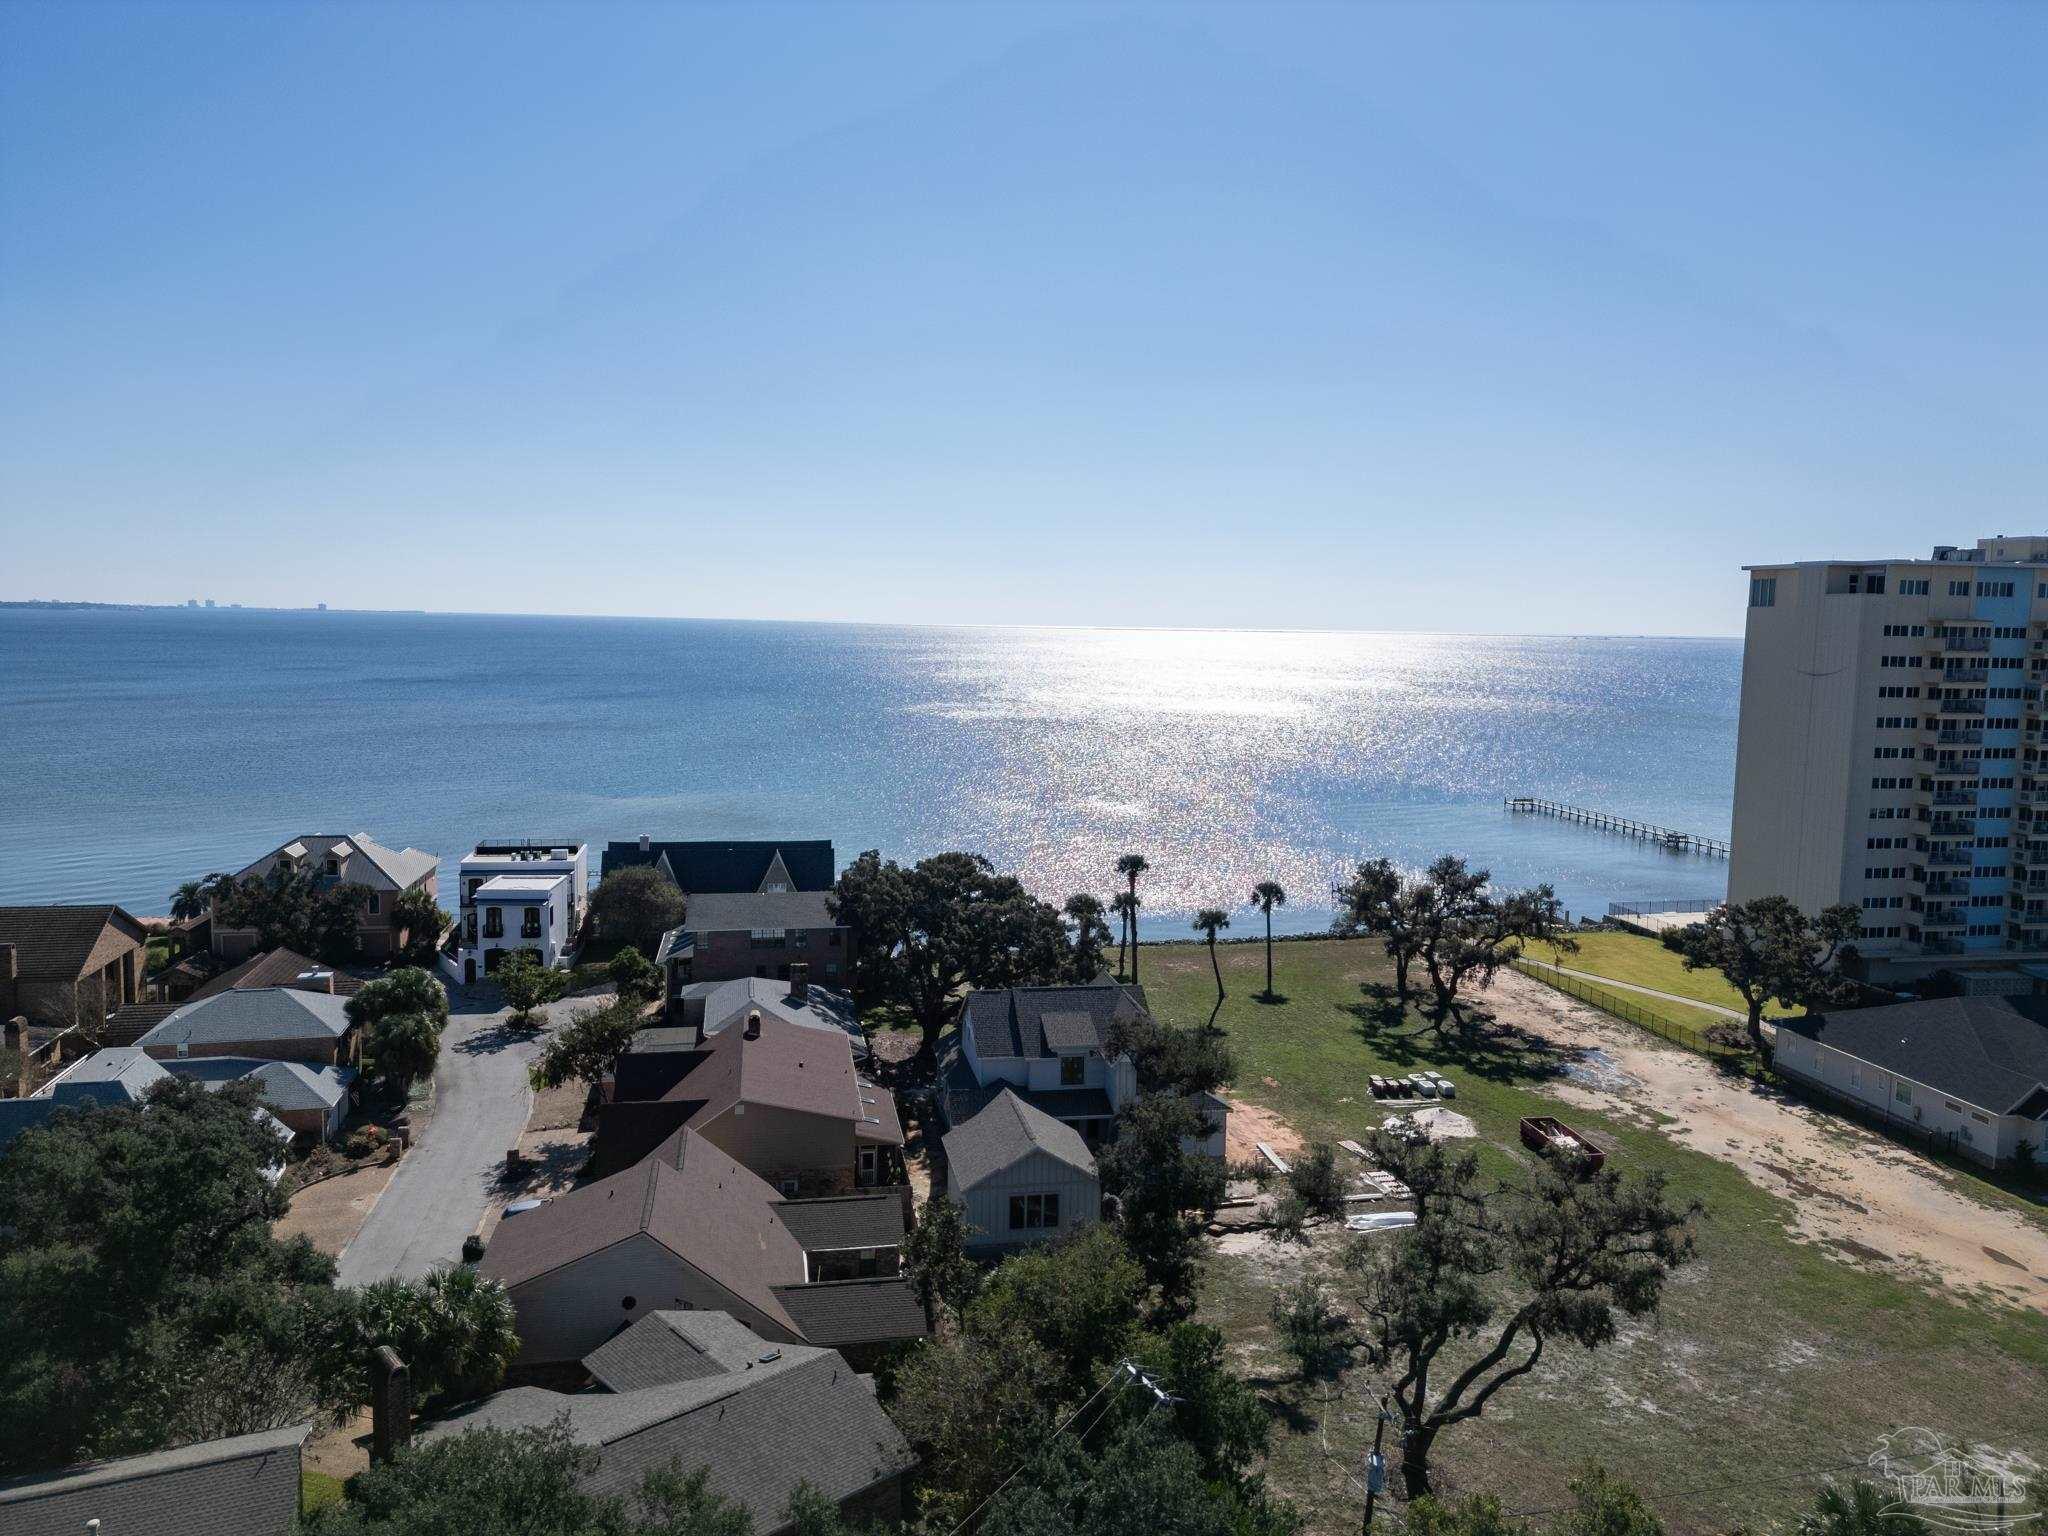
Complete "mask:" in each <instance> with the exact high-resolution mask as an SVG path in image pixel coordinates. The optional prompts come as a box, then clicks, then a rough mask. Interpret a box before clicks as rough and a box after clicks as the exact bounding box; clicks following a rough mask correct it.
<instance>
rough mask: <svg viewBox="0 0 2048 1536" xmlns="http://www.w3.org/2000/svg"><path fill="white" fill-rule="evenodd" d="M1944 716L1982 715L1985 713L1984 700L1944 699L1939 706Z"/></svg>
mask: <svg viewBox="0 0 2048 1536" xmlns="http://www.w3.org/2000/svg"><path fill="white" fill-rule="evenodd" d="M1938 707H1939V708H1940V710H1941V712H1942V713H1943V714H1944V715H1981V714H1983V713H1984V701H1983V700H1982V699H1943V700H1942V701H1941V703H1940V705H1939V706H1938Z"/></svg>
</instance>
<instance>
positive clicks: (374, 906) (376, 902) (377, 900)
mask: <svg viewBox="0 0 2048 1536" xmlns="http://www.w3.org/2000/svg"><path fill="white" fill-rule="evenodd" d="M383 907H384V898H383V897H382V896H379V895H378V894H377V893H376V892H375V891H372V892H370V916H372V917H375V916H376V915H377V914H378V912H380V911H382V910H383Z"/></svg>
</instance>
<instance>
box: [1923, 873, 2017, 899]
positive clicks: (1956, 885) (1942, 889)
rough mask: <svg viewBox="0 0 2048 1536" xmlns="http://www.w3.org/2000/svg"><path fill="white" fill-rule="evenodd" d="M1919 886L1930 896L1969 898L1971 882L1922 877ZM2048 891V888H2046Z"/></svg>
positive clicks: (1929, 876)
mask: <svg viewBox="0 0 2048 1536" xmlns="http://www.w3.org/2000/svg"><path fill="white" fill-rule="evenodd" d="M1918 883H1919V885H1920V888H1921V889H1922V890H1924V891H1925V892H1926V893H1927V894H1928V895H1930V896H1967V895H1969V894H1970V882H1969V881H1967V880H1944V879H1942V878H1941V877H1940V876H1938V875H1922V876H1921V877H1920V880H1919V882H1918ZM2043 888H2044V889H2048V886H2044V887H2043Z"/></svg>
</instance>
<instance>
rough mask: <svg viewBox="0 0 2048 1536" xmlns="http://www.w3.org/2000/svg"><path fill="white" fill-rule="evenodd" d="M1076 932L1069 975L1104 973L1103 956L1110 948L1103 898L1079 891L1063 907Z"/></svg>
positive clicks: (1084, 978)
mask: <svg viewBox="0 0 2048 1536" xmlns="http://www.w3.org/2000/svg"><path fill="white" fill-rule="evenodd" d="M1060 912H1061V915H1062V916H1064V917H1065V918H1066V920H1067V923H1068V926H1069V927H1071V928H1072V930H1073V934H1072V937H1071V940H1070V942H1071V943H1072V945H1073V949H1074V962H1073V966H1072V969H1071V970H1070V971H1069V973H1068V974H1069V975H1071V976H1072V977H1073V979H1074V980H1075V981H1093V980H1094V979H1095V978H1096V977H1097V976H1100V975H1101V974H1102V960H1103V955H1104V953H1105V952H1106V951H1107V950H1108V948H1109V923H1108V922H1107V920H1105V918H1104V917H1103V906H1102V898H1101V897H1099V896H1090V895H1089V894H1088V893H1087V892H1086V891H1077V892H1075V893H1074V894H1073V895H1072V896H1069V897H1068V898H1067V901H1066V905H1065V906H1063V907H1062V908H1061V909H1060Z"/></svg>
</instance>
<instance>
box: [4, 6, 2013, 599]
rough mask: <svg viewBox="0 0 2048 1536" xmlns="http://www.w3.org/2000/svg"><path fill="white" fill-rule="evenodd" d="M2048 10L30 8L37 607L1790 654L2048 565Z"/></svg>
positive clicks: (28, 261)
mask: <svg viewBox="0 0 2048 1536" xmlns="http://www.w3.org/2000/svg"><path fill="white" fill-rule="evenodd" d="M2044 78H2048V6H2042V5H2031V6H1997V5H1984V6H1971V5H1960V4H1958V5H1950V4H1940V5H1936V4H1927V5H1922V6H1917V7H1916V6H1882V5H1846V4H1827V5H1811V6H1800V5H1794V4H1789V3H1787V4H1774V5H1743V4H1733V3H1723V0H1717V3H1714V4H1710V5H1700V6H1663V5H1625V4H1620V3H1603V4H1596V5H1590V6H1576V7H1572V6H1567V7H1556V6H1546V5H1539V4H1534V3H1512V4H1509V3H1501V4H1493V5H1480V6H1458V5H1427V6H1420V5H1418V6H1405V5H1367V4H1358V5H1349V6H1339V7H1301V8H1291V7H1287V6H1276V5H1253V4H1249V3H1246V4H1242V5H1235V6H1229V7H1222V8H1217V9H1203V8H1199V7H1195V6H1188V5H1183V6H1174V7H1170V8H1164V9H1141V8H1124V7H1110V6H1087V5H1083V4H1079V3H1064V4H1057V5H1048V6H1043V7H1020V8H1001V7H997V6H992V5H966V6H962V5H952V4H948V5H942V6H936V7H931V8H923V7H917V6H911V5H888V6H876V7H863V6H859V5H855V4H850V3H843V0H840V3H834V4H830V5H825V6H820V7H816V8H807V7H797V6H749V7H737V6H735V7H725V6H718V7H695V6H688V5H682V4H674V5H654V4H646V5H605V4H601V3H600V4H585V3H579V4H575V5H569V6H550V5H543V4H532V3H525V4H501V5H493V6H475V7H470V6H452V5H451V6H431V5H418V4H407V5H395V4H394V5H356V4H347V5H344V4H322V5H313V4H304V5H292V4H285V3H279V0H264V3H262V4H258V5H231V6H211V5H205V4H200V3H194V0H178V3H154V4H145V5H137V6H128V5H111V4H80V3H64V4H57V5H48V6H42V5H37V4H32V3H26V0H13V3H10V4H7V5H6V6H5V7H4V8H0V535H4V537H0V597H71V598H100V599H115V600H133V601H162V600H171V601H179V600H183V599H184V598H186V597H189V596H211V597H214V598H216V599H218V600H220V601H222V602H228V601H240V602H246V603H264V602H275V603H287V604H295V603H309V602H313V601H316V600H325V601H327V602H330V603H333V604H336V605H351V606H374V607H427V608H438V609H485V610H501V611H503V610H510V611H520V612H572V613H633V614H675V615H701V616H732V617H763V618H851V619H874V620H885V621H898V620H902V621H927V620H929V621H991V622H1000V623H1034V622H1044V623H1057V624H1090V623H1122V624H1159V625H1189V626H1211V625H1217V626H1254V627H1266V626H1313V627H1338V628H1363V629H1372V628H1444V629H1478V630H1499V631H1545V632H1552V631H1586V632H1597V633H1643V632H1648V633H1674V634H1676V633H1685V634H1716V633H1719V634H1727V633H1735V632H1738V631H1739V629H1740V622H1741V607H1740V605H1741V601H1742V580H1741V577H1740V576H1739V574H1738V572H1737V571H1736V570H1735V567H1736V566H1738V565H1739V564H1740V563H1742V562H1743V561H1745V560H1760V559H1764V560H1782V559H1791V558H1814V557H1821V556H1828V555H1842V554H1848V555H1864V554H1873V553H1896V552H1919V551H1922V550H1923V547H1924V546H1927V545H1930V544H1932V543H1934V542H1935V541H1937V540H1940V541H1955V540H1964V539H1968V538H1971V537H1974V536H1976V535H1979V534H1983V533H1991V532H1998V531H2013V532H2016V531H2021V530H2031V531H2040V530H2042V529H2044V528H2048V495H2044V492H2048V473H2044V471H2048V430H2044V427H2048V422H2044V414H2048V412H2044V406H2048V317H2044V307H2048V280H2044V274H2048V238H2044V237H2048V91H2044V89H2043V84H2042V82H2043V80H2044Z"/></svg>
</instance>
